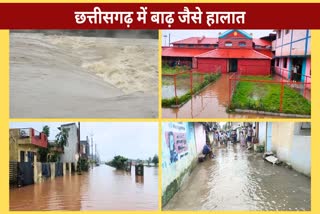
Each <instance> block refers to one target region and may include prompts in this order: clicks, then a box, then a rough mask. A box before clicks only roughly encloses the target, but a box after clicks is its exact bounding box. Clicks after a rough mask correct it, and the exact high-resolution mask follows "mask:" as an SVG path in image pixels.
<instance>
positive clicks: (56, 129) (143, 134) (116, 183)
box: [9, 122, 159, 211]
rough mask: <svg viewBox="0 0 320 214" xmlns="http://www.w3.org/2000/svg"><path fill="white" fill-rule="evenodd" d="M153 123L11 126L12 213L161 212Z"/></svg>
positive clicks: (58, 123)
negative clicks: (47, 211)
mask: <svg viewBox="0 0 320 214" xmlns="http://www.w3.org/2000/svg"><path fill="white" fill-rule="evenodd" d="M158 129H159V127H158V123H157V122H11V123H10V130H9V137H10V139H9V141H10V148H9V154H10V156H9V157H10V162H9V168H10V172H9V177H10V189H9V194H10V197H9V202H10V203H9V210H10V211H44V210H62V211H66V210H68V211H70V210H71V211H85V210H86V211H111V210H127V211H128V210H131V211H133V210H145V211H148V210H149V211H150V210H153V211H154V210H159V203H158V201H159V195H158V189H159V183H158V175H159V174H158V163H159V153H158V148H159V147H158V139H159V137H158Z"/></svg>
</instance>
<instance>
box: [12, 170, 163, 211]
mask: <svg viewBox="0 0 320 214" xmlns="http://www.w3.org/2000/svg"><path fill="white" fill-rule="evenodd" d="M134 169H135V168H134V167H132V170H131V173H129V172H125V171H121V170H115V169H114V168H112V167H109V166H107V165H101V166H99V167H95V168H93V169H90V170H89V172H87V173H83V174H82V175H65V176H63V177H56V178H55V179H53V180H47V181H44V182H42V183H39V184H35V185H30V186H25V187H22V188H15V189H11V190H10V210H11V211H13V210H75V211H76V210H157V209H158V167H144V177H141V176H139V177H138V176H137V177H136V176H135V172H134Z"/></svg>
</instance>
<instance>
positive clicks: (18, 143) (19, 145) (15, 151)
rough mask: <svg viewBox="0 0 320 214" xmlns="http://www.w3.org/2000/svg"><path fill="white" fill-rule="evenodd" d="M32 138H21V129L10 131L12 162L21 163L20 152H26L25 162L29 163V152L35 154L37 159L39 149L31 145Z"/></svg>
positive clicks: (10, 156)
mask: <svg viewBox="0 0 320 214" xmlns="http://www.w3.org/2000/svg"><path fill="white" fill-rule="evenodd" d="M30 133H31V132H30ZM31 139H32V137H31V136H30V137H26V138H21V137H20V129H10V131H9V153H10V154H9V158H10V161H17V162H20V151H24V152H25V157H24V161H28V156H27V154H28V152H33V153H35V154H34V158H35V159H36V158H37V156H36V153H37V152H38V148H37V147H36V146H35V145H33V144H31Z"/></svg>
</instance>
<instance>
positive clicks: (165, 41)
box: [163, 35, 168, 46]
mask: <svg viewBox="0 0 320 214" xmlns="http://www.w3.org/2000/svg"><path fill="white" fill-rule="evenodd" d="M163 37H164V46H166V45H167V37H168V35H163Z"/></svg>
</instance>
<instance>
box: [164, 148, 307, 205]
mask: <svg viewBox="0 0 320 214" xmlns="http://www.w3.org/2000/svg"><path fill="white" fill-rule="evenodd" d="M214 149H215V152H214V153H215V158H213V159H207V160H205V161H204V162H203V163H200V164H199V165H198V166H197V167H196V168H195V169H194V171H193V172H192V173H191V175H190V176H189V178H188V180H187V181H186V182H185V183H184V184H183V185H182V187H181V189H180V190H179V191H178V192H177V193H176V194H175V195H174V197H173V198H172V199H171V200H170V201H169V203H168V204H167V205H166V206H165V207H164V210H238V211H241V210H269V211H271V210H287V211H290V210H292V211H296V210H309V211H310V209H311V198H310V197H311V195H310V194H311V193H310V178H308V177H307V176H304V175H302V174H299V173H298V172H296V171H294V170H291V169H288V168H285V167H284V166H277V165H272V164H271V163H268V162H266V161H264V160H263V159H262V154H261V153H260V154H259V153H254V152H252V151H248V150H247V149H246V148H244V147H240V145H239V144H236V145H229V146H228V147H225V146H219V147H215V148H214Z"/></svg>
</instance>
